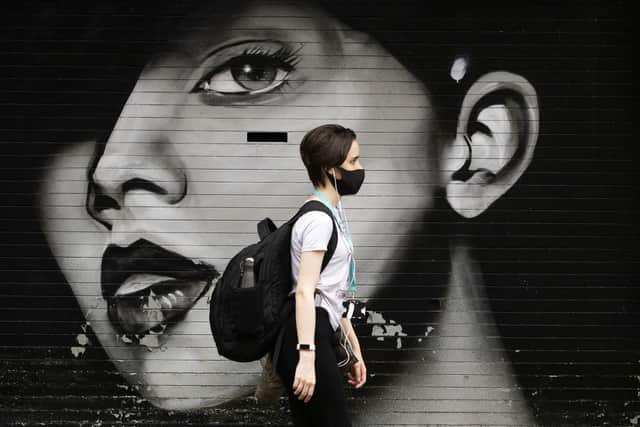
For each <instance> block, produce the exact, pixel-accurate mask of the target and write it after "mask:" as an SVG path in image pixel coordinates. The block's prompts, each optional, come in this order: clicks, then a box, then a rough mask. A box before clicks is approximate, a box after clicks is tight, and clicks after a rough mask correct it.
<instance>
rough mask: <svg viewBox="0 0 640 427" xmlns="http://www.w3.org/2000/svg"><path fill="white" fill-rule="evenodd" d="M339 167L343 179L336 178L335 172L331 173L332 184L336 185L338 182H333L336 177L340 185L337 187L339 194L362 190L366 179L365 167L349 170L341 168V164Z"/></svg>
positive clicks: (343, 194)
mask: <svg viewBox="0 0 640 427" xmlns="http://www.w3.org/2000/svg"><path fill="white" fill-rule="evenodd" d="M338 169H340V173H341V174H342V179H337V178H335V176H333V174H329V175H331V178H329V181H331V185H333V186H334V187H335V186H336V184H334V182H333V180H334V178H335V180H336V182H337V185H338V188H336V190H337V191H338V194H340V195H341V196H345V195H349V194H356V193H357V192H358V190H360V186H361V185H362V182H363V181H364V169H356V170H352V171H349V170H346V169H343V168H341V167H340V166H338Z"/></svg>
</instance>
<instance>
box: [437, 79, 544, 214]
mask: <svg viewBox="0 0 640 427" xmlns="http://www.w3.org/2000/svg"><path fill="white" fill-rule="evenodd" d="M538 129H539V110H538V95H537V94H536V91H535V89H534V88H533V86H532V85H531V84H530V83H529V82H528V81H527V80H526V79H524V78H523V77H521V76H519V75H517V74H512V73H509V72H505V71H498V72H493V73H489V74H485V75H484V76H482V77H480V78H479V79H478V80H477V81H476V82H475V83H474V84H473V85H472V86H471V87H470V88H469V91H468V92H467V94H466V95H465V98H464V100H463V102H462V106H461V110H460V115H459V117H458V126H457V131H456V138H455V140H454V141H452V143H451V144H449V146H448V147H447V148H446V149H445V150H444V152H443V156H444V158H443V165H444V170H445V171H446V174H447V175H448V176H447V177H446V178H445V182H446V191H447V201H448V202H449V204H450V205H451V207H452V208H453V209H454V210H455V211H456V212H457V213H458V214H460V215H462V216H463V217H465V218H473V217H475V216H478V215H480V214H481V213H482V212H484V211H485V210H487V208H488V207H489V206H490V205H491V204H492V203H493V202H495V201H496V200H498V199H499V198H500V196H502V195H503V194H504V193H505V192H506V191H507V190H509V188H511V186H513V184H515V182H516V181H517V180H518V178H520V176H521V175H522V173H523V172H524V171H525V170H526V168H527V167H528V166H529V163H530V162H531V159H532V158H533V152H534V148H535V145H536V141H537V139H538Z"/></svg>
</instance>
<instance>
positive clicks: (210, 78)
mask: <svg viewBox="0 0 640 427" xmlns="http://www.w3.org/2000/svg"><path fill="white" fill-rule="evenodd" d="M296 60H297V58H295V57H292V56H291V55H290V54H289V53H288V52H283V51H282V49H280V50H278V51H276V52H275V53H268V52H264V51H262V50H260V49H257V50H252V51H245V52H244V53H243V54H242V55H240V56H236V57H234V58H231V59H230V60H229V61H227V62H226V63H224V64H223V65H221V66H220V67H218V68H216V69H215V70H213V71H212V72H210V73H209V74H207V75H206V76H205V77H204V78H202V79H201V80H200V81H199V82H198V83H197V84H196V86H195V88H194V89H193V92H199V93H206V94H214V95H253V94H260V93H265V92H270V91H272V90H274V89H276V88H279V87H280V86H282V85H284V84H285V83H286V82H287V76H288V75H289V73H290V72H291V71H292V70H293V69H295V63H296V62H297V61H296Z"/></svg>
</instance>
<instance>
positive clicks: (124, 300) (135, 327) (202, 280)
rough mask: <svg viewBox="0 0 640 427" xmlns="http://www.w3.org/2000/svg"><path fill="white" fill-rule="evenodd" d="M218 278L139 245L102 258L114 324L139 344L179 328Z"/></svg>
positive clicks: (205, 267) (114, 249)
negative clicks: (145, 338) (170, 327)
mask: <svg viewBox="0 0 640 427" xmlns="http://www.w3.org/2000/svg"><path fill="white" fill-rule="evenodd" d="M218 276H219V273H218V271H217V270H216V269H215V267H213V266H211V265H209V264H206V263H202V262H201V263H194V262H193V261H191V260H190V259H188V258H186V257H184V256H182V255H180V254H178V253H175V252H171V251H168V250H166V249H164V248H162V247H161V246H158V245H156V244H154V243H151V242H149V241H148V240H144V239H140V240H137V241H135V242H134V243H132V244H131V245H129V246H128V247H120V246H116V245H109V246H108V247H107V248H106V249H105V251H104V254H103V256H102V266H101V277H100V279H101V287H102V296H103V297H104V299H105V300H106V301H107V305H108V315H109V320H110V321H111V323H112V324H113V325H114V327H115V328H116V329H117V330H118V331H119V332H120V333H122V334H126V335H128V336H129V338H130V339H131V340H132V341H138V340H139V339H140V338H141V337H143V336H144V335H146V334H148V333H155V334H158V333H162V332H163V331H164V330H165V329H166V327H167V326H168V325H170V324H175V323H177V322H179V321H180V320H181V319H182V318H184V316H185V315H186V313H187V312H188V311H189V310H190V309H191V308H192V307H193V305H194V304H195V303H196V302H197V301H198V300H199V299H200V298H201V297H202V296H203V295H204V294H205V293H206V292H207V291H208V290H209V289H210V287H211V286H212V283H213V280H214V279H215V278H216V277H218Z"/></svg>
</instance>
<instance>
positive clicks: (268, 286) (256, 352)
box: [209, 200, 338, 362]
mask: <svg viewBox="0 0 640 427" xmlns="http://www.w3.org/2000/svg"><path fill="white" fill-rule="evenodd" d="M309 211H323V212H325V213H327V214H328V215H329V216H330V217H331V219H332V222H333V231H332V233H331V239H330V240H329V244H328V248H327V251H326V252H325V254H324V258H323V260H322V269H321V271H322V270H323V269H324V268H325V267H326V265H327V264H328V263H329V260H330V259H331V256H333V253H334V252H335V249H336V245H337V242H338V234H337V230H336V224H335V221H334V218H333V214H332V213H331V210H330V209H329V208H328V207H327V206H325V205H324V204H323V203H322V202H320V201H317V200H311V201H308V202H305V203H304V204H303V205H302V207H300V209H299V210H298V212H297V213H296V214H295V215H294V216H293V217H292V218H291V219H289V220H288V221H287V222H285V223H284V224H283V225H282V226H281V227H280V228H277V227H276V226H275V224H274V223H273V221H271V219H269V218H265V219H263V220H262V221H260V222H259V223H258V235H259V236H260V241H259V242H257V243H253V244H251V245H249V246H246V247H245V248H243V249H242V250H240V252H238V253H237V254H236V255H234V256H233V258H231V260H230V261H229V264H228V265H227V267H226V268H225V270H224V273H223V274H222V276H221V277H220V278H219V279H218V281H217V282H216V285H215V289H214V291H213V294H212V296H211V306H210V310H209V323H210V325H211V331H212V333H213V338H214V340H215V342H216V346H217V348H218V353H219V354H220V355H221V356H224V357H226V358H227V359H231V360H235V361H237V362H249V361H252V360H258V359H260V358H261V357H262V356H264V355H265V354H266V353H267V352H269V351H270V350H272V349H273V347H274V345H275V342H276V338H277V336H278V331H279V329H280V326H281V324H282V322H283V321H284V320H285V319H286V318H287V317H288V316H289V314H290V313H291V304H289V303H287V296H288V294H289V292H290V291H291V289H292V288H293V276H292V272H291V254H290V247H291V230H292V229H293V225H294V224H295V222H296V221H297V220H298V218H300V216H301V215H302V214H304V213H306V212H309ZM246 257H253V259H254V277H255V286H254V287H251V288H241V287H240V281H241V264H242V262H243V261H244V259H245V258H246Z"/></svg>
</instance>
